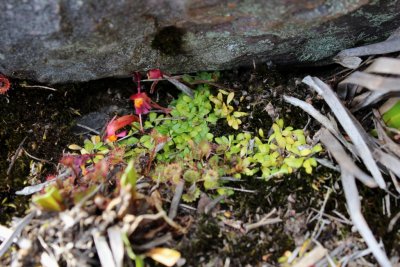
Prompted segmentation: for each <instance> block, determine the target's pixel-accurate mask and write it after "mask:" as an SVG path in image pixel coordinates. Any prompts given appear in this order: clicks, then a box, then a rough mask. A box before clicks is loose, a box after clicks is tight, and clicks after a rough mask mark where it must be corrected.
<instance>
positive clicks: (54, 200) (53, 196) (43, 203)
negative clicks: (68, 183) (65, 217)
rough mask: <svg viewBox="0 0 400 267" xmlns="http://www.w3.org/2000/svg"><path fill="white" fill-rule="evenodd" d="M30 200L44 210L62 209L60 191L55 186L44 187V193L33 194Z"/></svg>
mask: <svg viewBox="0 0 400 267" xmlns="http://www.w3.org/2000/svg"><path fill="white" fill-rule="evenodd" d="M32 202H33V203H35V204H36V205H38V206H40V207H41V208H42V209H44V210H46V211H62V210H63V209H64V206H63V204H62V197H61V194H60V191H59V189H58V188H57V187H56V186H49V187H47V188H46V189H45V193H44V194H39V195H35V196H33V198H32Z"/></svg>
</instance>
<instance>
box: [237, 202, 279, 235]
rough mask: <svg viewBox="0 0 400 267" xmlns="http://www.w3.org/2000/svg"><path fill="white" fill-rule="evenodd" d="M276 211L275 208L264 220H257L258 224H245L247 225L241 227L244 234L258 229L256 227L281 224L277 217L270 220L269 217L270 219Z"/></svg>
mask: <svg viewBox="0 0 400 267" xmlns="http://www.w3.org/2000/svg"><path fill="white" fill-rule="evenodd" d="M276 211H277V210H276V208H274V209H273V210H271V211H270V212H269V213H268V214H267V215H265V216H264V218H262V219H261V220H259V221H258V222H256V223H247V224H245V225H244V226H243V227H244V229H245V231H246V233H247V232H249V231H251V230H253V229H256V228H258V227H261V226H264V225H267V224H274V223H279V222H281V221H282V219H281V218H279V217H276V218H272V219H270V217H271V216H272V215H273V214H275V213H276Z"/></svg>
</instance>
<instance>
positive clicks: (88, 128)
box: [76, 123, 100, 135]
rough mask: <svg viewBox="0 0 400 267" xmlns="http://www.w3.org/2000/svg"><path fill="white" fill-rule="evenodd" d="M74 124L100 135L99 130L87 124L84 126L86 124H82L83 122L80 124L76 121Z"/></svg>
mask: <svg viewBox="0 0 400 267" xmlns="http://www.w3.org/2000/svg"><path fill="white" fill-rule="evenodd" d="M76 126H79V127H81V128H83V129H86V130H88V131H91V132H92V133H95V134H97V135H100V132H99V131H97V130H95V129H93V128H90V127H89V126H86V125H83V124H80V123H77V124H76Z"/></svg>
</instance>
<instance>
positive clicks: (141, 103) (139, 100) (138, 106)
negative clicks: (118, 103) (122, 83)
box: [129, 93, 152, 115]
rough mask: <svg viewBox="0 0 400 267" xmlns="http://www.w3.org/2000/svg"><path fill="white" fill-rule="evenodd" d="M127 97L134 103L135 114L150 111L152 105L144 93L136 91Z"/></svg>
mask: <svg viewBox="0 0 400 267" xmlns="http://www.w3.org/2000/svg"><path fill="white" fill-rule="evenodd" d="M129 99H130V100H132V101H133V103H134V106H135V111H136V114H138V115H141V114H147V113H149V112H150V109H151V106H152V105H151V99H150V97H148V96H147V95H146V93H137V94H134V95H131V97H130V98H129Z"/></svg>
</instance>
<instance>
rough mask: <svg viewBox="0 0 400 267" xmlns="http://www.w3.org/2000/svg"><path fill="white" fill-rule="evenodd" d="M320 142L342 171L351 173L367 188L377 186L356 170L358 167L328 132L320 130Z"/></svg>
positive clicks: (366, 175)
mask: <svg viewBox="0 0 400 267" xmlns="http://www.w3.org/2000/svg"><path fill="white" fill-rule="evenodd" d="M320 140H321V142H322V143H323V144H324V145H325V147H326V148H327V149H328V151H329V152H330V153H331V154H332V156H333V157H334V158H335V159H336V161H337V163H338V164H339V166H340V169H341V170H342V171H343V170H346V171H347V172H349V173H351V174H352V175H353V176H355V177H356V178H357V179H358V180H360V181H361V182H362V183H363V184H365V185H366V186H368V187H371V188H373V187H377V186H378V184H377V183H376V182H375V180H374V179H373V178H372V177H371V176H369V175H368V174H366V173H365V172H363V171H362V170H361V169H360V168H358V166H357V165H356V164H355V163H354V162H353V159H352V158H350V157H349V155H348V154H347V153H346V151H345V150H344V149H343V147H342V146H341V145H340V143H339V142H338V141H337V140H336V139H335V137H334V136H333V135H332V134H331V133H330V132H329V131H328V130H326V129H322V130H321V135H320Z"/></svg>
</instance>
